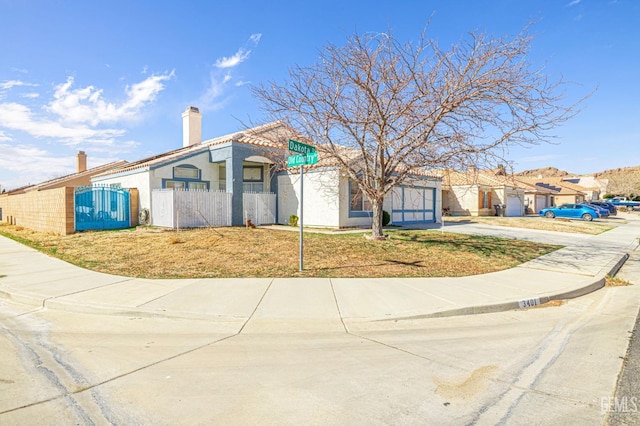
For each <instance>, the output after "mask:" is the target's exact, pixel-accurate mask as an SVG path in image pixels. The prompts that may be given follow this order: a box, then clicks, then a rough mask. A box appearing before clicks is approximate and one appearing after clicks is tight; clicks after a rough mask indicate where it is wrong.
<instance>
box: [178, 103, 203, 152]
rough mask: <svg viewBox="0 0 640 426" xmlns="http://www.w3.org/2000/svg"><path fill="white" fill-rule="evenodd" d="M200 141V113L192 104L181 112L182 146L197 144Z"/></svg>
mask: <svg viewBox="0 0 640 426" xmlns="http://www.w3.org/2000/svg"><path fill="white" fill-rule="evenodd" d="M201 141H202V114H200V110H199V109H198V108H196V107H194V106H190V107H187V109H186V110H185V111H184V112H183V113H182V146H183V147H187V146H192V145H197V144H199V143H200V142H201Z"/></svg>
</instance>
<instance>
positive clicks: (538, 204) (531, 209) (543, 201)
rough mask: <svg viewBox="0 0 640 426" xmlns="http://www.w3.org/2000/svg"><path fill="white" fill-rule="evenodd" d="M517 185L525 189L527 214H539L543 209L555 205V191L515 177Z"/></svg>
mask: <svg viewBox="0 0 640 426" xmlns="http://www.w3.org/2000/svg"><path fill="white" fill-rule="evenodd" d="M515 182H516V184H517V186H518V187H519V188H521V189H523V190H524V208H525V213H526V214H538V212H539V211H540V210H542V209H545V208H547V207H550V206H552V205H553V201H554V193H555V191H553V190H551V189H548V188H543V187H541V186H537V185H535V183H531V182H526V181H524V180H521V179H520V178H515Z"/></svg>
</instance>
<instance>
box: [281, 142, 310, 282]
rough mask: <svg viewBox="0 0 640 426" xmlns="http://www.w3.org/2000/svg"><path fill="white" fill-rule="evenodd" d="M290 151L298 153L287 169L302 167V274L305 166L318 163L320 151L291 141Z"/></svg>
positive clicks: (292, 158) (301, 260) (300, 220)
mask: <svg viewBox="0 0 640 426" xmlns="http://www.w3.org/2000/svg"><path fill="white" fill-rule="evenodd" d="M289 151H291V152H295V153H297V155H290V156H289V157H288V158H287V167H297V166H300V217H299V218H298V223H300V272H302V270H303V269H304V213H303V211H304V185H303V181H304V166H305V165H308V166H311V165H313V164H317V163H318V151H317V150H316V148H315V147H313V146H311V145H307V144H306V143H302V142H298V141H294V140H293V139H289Z"/></svg>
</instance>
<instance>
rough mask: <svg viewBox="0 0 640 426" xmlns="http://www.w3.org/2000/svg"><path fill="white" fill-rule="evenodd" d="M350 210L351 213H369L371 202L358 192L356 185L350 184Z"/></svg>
mask: <svg viewBox="0 0 640 426" xmlns="http://www.w3.org/2000/svg"><path fill="white" fill-rule="evenodd" d="M349 186H350V189H349V192H350V209H351V211H352V212H370V211H371V202H370V201H369V200H368V199H367V196H366V195H364V193H363V192H362V191H361V190H360V188H359V187H358V184H356V183H355V182H350V185H349Z"/></svg>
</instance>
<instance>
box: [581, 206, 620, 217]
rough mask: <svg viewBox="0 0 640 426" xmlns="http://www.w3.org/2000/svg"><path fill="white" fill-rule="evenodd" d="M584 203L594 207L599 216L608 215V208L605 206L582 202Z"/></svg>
mask: <svg viewBox="0 0 640 426" xmlns="http://www.w3.org/2000/svg"><path fill="white" fill-rule="evenodd" d="M584 205H585V206H587V207H591V208H593V209H595V210H596V211H597V212H598V214H599V215H600V217H609V216H610V213H609V209H608V208H606V207H602V206H599V205H597V204H594V203H584ZM612 206H613V204H612Z"/></svg>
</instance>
